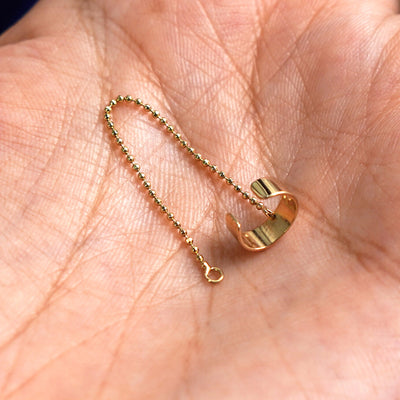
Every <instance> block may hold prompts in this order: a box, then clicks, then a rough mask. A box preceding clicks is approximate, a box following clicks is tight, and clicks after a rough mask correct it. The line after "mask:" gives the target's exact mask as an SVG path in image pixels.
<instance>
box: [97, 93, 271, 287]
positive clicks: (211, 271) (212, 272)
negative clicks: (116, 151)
mask: <svg viewBox="0 0 400 400" xmlns="http://www.w3.org/2000/svg"><path fill="white" fill-rule="evenodd" d="M121 102H127V103H132V104H135V105H137V106H139V107H142V108H143V109H144V110H146V111H147V112H149V113H150V114H151V115H152V116H153V117H154V118H155V119H156V120H158V121H159V122H160V124H161V125H163V126H164V127H165V129H166V130H167V132H168V133H170V134H171V135H172V136H173V137H174V138H175V139H176V140H177V141H178V142H179V143H180V145H181V146H182V147H183V148H184V149H185V150H186V151H187V152H188V153H189V154H190V155H191V156H192V157H193V158H194V159H195V160H197V161H198V162H199V163H201V164H202V165H203V166H204V167H206V168H208V169H210V170H211V172H212V173H214V174H216V175H217V176H218V177H219V178H220V179H222V180H224V181H225V182H226V183H227V184H228V185H229V186H231V187H232V188H233V189H234V190H235V192H237V193H238V194H239V195H241V197H242V198H243V199H245V200H247V201H248V202H249V203H250V204H251V205H252V206H254V207H255V208H256V209H257V210H260V211H262V212H263V213H264V214H265V215H266V216H267V217H271V218H273V217H274V213H273V212H272V211H271V210H269V209H268V208H266V207H265V206H264V204H263V203H261V202H259V201H258V200H257V199H256V198H255V197H252V196H250V194H249V193H248V192H246V191H244V190H243V189H242V187H241V186H239V185H238V184H237V183H236V182H235V181H234V180H233V179H232V178H230V177H229V176H228V175H227V174H225V172H224V171H222V170H220V169H219V168H218V167H217V166H216V165H214V164H213V163H211V162H210V161H209V160H208V159H207V158H204V157H203V156H202V155H201V154H200V153H197V152H196V150H195V149H194V148H193V147H192V146H191V145H190V143H189V142H188V141H187V140H186V139H184V138H183V137H182V135H181V134H180V133H178V132H177V131H176V130H175V128H174V127H173V126H172V125H170V124H169V123H168V121H167V119H166V118H164V117H162V116H161V115H160V113H159V111H157V110H154V109H153V108H152V107H151V106H150V105H149V104H144V103H143V101H142V100H141V99H140V98H136V99H133V97H132V96H129V95H128V96H125V97H124V96H118V97H117V98H116V99H112V100H111V101H110V103H109V105H108V106H107V107H105V109H104V118H105V120H106V122H107V126H108V128H109V129H110V130H111V133H112V135H113V137H114V138H115V141H116V142H117V144H118V145H119V146H120V148H121V150H122V153H124V154H125V156H126V159H127V161H128V162H129V163H130V165H131V167H132V169H133V170H134V171H135V172H136V173H137V176H138V178H139V179H140V180H141V181H142V185H143V187H144V188H145V189H146V190H147V192H148V194H149V195H150V197H152V198H153V200H154V202H155V203H156V204H157V206H158V207H159V208H160V210H161V212H162V213H164V214H165V215H166V216H167V218H168V219H169V220H170V221H171V223H172V224H173V226H174V227H175V228H176V229H177V230H178V232H179V234H180V235H181V236H182V237H183V239H184V240H185V242H186V244H187V245H188V246H190V248H191V250H192V253H193V254H194V256H195V257H196V260H197V261H198V262H199V263H200V264H201V267H202V268H203V270H204V275H205V277H206V279H207V280H208V281H209V282H212V283H216V282H220V281H222V279H223V278H224V273H223V271H222V270H221V269H220V268H218V267H211V266H210V265H209V264H208V263H207V262H206V261H205V259H204V257H203V255H202V254H201V253H200V251H199V248H198V247H197V246H196V245H195V244H194V242H193V239H192V238H191V237H190V236H189V234H188V232H187V231H186V230H185V229H184V228H183V227H182V225H181V223H180V222H179V221H178V220H177V219H176V217H175V215H174V214H173V213H172V212H171V211H170V210H169V209H168V207H167V206H166V205H165V204H164V202H163V201H162V200H161V199H160V197H159V196H158V195H157V193H156V191H155V190H154V189H152V187H151V184H150V181H149V180H148V179H147V177H146V176H145V174H144V173H143V172H142V171H141V167H140V165H139V164H138V163H137V162H136V159H135V157H134V156H133V155H132V154H131V153H130V150H129V149H128V147H127V146H126V145H125V144H124V141H123V139H122V138H121V137H120V135H119V132H118V130H117V129H116V127H115V125H114V122H113V120H112V118H111V111H112V109H113V107H115V106H116V105H117V104H118V103H121Z"/></svg>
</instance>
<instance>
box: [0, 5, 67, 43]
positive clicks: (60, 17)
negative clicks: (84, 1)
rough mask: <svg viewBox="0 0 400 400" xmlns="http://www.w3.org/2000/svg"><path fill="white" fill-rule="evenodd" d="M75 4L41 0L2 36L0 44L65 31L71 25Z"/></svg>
mask: <svg viewBox="0 0 400 400" xmlns="http://www.w3.org/2000/svg"><path fill="white" fill-rule="evenodd" d="M72 12H73V5H71V4H68V2H67V3H65V2H62V1H49V0H41V1H39V2H38V3H36V4H35V5H34V6H33V7H32V8H31V10H30V11H28V12H27V13H26V15H25V16H24V17H23V18H22V19H20V20H19V21H18V22H17V23H16V24H15V25H13V26H12V27H11V28H9V29H8V30H7V31H5V32H4V33H3V34H2V35H1V36H0V46H5V45H7V44H13V43H18V42H21V41H23V40H29V39H33V38H35V37H38V36H41V35H45V34H50V33H56V32H57V30H58V31H62V30H63V31H65V30H66V29H68V27H69V25H70V24H69V22H70V21H72V20H73V19H72V18H71V13H72Z"/></svg>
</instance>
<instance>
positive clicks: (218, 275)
mask: <svg viewBox="0 0 400 400" xmlns="http://www.w3.org/2000/svg"><path fill="white" fill-rule="evenodd" d="M202 266H203V268H204V277H205V278H206V279H207V281H208V282H210V283H218V282H221V281H222V279H224V273H223V271H222V269H221V268H218V267H211V266H210V265H209V264H208V263H207V262H203V264H202Z"/></svg>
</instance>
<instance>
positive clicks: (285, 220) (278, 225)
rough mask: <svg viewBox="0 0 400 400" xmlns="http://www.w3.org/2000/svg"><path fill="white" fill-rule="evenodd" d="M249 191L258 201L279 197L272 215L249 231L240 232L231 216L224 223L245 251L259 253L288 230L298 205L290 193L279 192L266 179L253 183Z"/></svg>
mask: <svg viewBox="0 0 400 400" xmlns="http://www.w3.org/2000/svg"><path fill="white" fill-rule="evenodd" d="M251 189H252V191H253V192H254V194H255V195H256V196H257V197H259V198H260V199H269V198H273V197H280V201H279V204H278V206H277V207H276V209H275V211H274V212H273V215H271V216H270V215H268V216H267V219H266V221H265V222H264V223H263V224H261V225H260V226H257V227H256V228H254V229H252V230H250V231H242V229H241V224H240V222H239V221H238V220H237V219H236V218H235V217H234V216H233V215H232V214H227V215H226V223H227V226H228V228H229V230H230V231H231V233H232V234H233V235H234V236H235V237H236V238H237V240H238V241H239V243H240V244H241V245H242V246H243V247H244V248H245V249H246V250H249V251H260V250H265V249H266V248H268V247H269V246H271V245H272V244H274V243H275V242H276V241H277V240H278V239H279V238H280V237H282V236H283V234H284V233H285V232H286V231H287V230H288V229H289V228H290V226H291V225H292V223H293V222H294V220H295V218H296V215H297V209H298V204H297V200H296V198H295V197H294V196H293V195H292V194H291V193H289V192H286V191H284V190H281V189H280V188H279V187H278V185H276V184H275V183H274V182H272V181H271V180H269V179H267V178H260V179H257V180H256V181H254V182H253V183H252V184H251Z"/></svg>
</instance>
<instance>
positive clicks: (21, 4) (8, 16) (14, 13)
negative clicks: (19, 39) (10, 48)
mask: <svg viewBox="0 0 400 400" xmlns="http://www.w3.org/2000/svg"><path fill="white" fill-rule="evenodd" d="M35 3H36V1H35V0H13V1H4V0H3V1H2V5H1V8H0V33H3V32H4V31H5V30H6V29H7V28H9V27H10V26H11V25H13V24H15V23H16V22H17V21H18V20H19V19H20V18H21V17H22V16H23V15H24V14H25V13H26V12H27V11H28V10H29V9H30V8H31V7H32V6H33V5H34V4H35Z"/></svg>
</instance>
